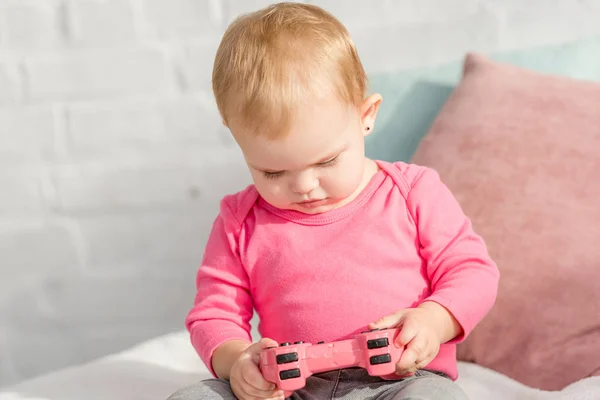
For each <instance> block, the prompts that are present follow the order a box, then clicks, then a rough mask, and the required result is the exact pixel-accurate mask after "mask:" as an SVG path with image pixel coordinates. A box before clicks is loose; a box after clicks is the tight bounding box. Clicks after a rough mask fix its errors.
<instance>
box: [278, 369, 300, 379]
mask: <svg viewBox="0 0 600 400" xmlns="http://www.w3.org/2000/svg"><path fill="white" fill-rule="evenodd" d="M299 377H300V369H298V368H294V369H286V370H285V371H281V372H280V373H279V378H280V379H281V380H282V381H284V380H286V379H292V378H299Z"/></svg>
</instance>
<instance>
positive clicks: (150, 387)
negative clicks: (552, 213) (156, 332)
mask: <svg viewBox="0 0 600 400" xmlns="http://www.w3.org/2000/svg"><path fill="white" fill-rule="evenodd" d="M459 371H460V377H459V379H458V383H459V384H460V385H461V386H462V387H463V389H464V390H465V391H466V392H467V394H468V396H469V398H470V399H471V400H506V399H515V400H597V399H600V377H592V378H586V379H583V380H580V381H578V382H576V383H574V384H572V385H570V386H568V387H566V388H565V389H563V390H562V391H560V392H547V391H539V390H536V389H532V388H529V387H527V386H524V385H522V384H520V383H518V382H516V381H515V380H512V379H510V378H507V377H506V376H504V375H502V374H499V373H497V372H494V371H492V370H489V369H486V368H483V367H480V366H477V365H474V364H470V363H460V364H459ZM207 377H210V375H209V373H208V371H207V370H206V368H205V367H204V365H203V364H202V363H201V362H200V360H199V358H198V357H197V356H196V353H195V352H194V350H193V349H192V347H191V345H190V343H189V339H188V335H187V332H175V333H172V334H168V335H165V336H161V337H158V338H156V339H152V340H150V341H147V342H145V343H142V344H139V345H137V346H135V347H133V348H131V349H128V350H126V351H123V352H120V353H117V354H113V355H110V356H107V357H103V358H101V359H98V360H96V361H94V362H91V363H89V364H85V365H81V366H76V367H72V368H68V369H64V370H61V371H57V372H53V373H50V374H47V375H44V376H41V377H38V378H36V379H33V380H29V381H26V382H22V383H20V384H18V385H16V386H13V387H9V388H5V389H3V390H1V391H0V400H83V399H85V400H107V399H111V400H132V399H136V400H157V399H166V398H167V397H168V396H169V394H171V393H172V392H174V391H175V390H177V389H178V388H179V387H182V386H184V385H188V384H191V383H194V382H196V381H197V380H199V379H202V378H207Z"/></svg>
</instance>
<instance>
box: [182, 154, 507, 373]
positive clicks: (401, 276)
mask: <svg viewBox="0 0 600 400" xmlns="http://www.w3.org/2000/svg"><path fill="white" fill-rule="evenodd" d="M378 164H379V166H380V169H381V170H380V171H379V172H378V173H377V174H376V175H375V176H374V177H373V178H372V179H371V181H370V183H369V184H368V185H367V187H366V188H365V189H364V190H363V191H362V192H361V193H360V194H359V196H358V197H357V198H355V199H354V200H353V201H351V202H350V203H348V204H346V205H344V206H343V207H340V208H337V209H334V210H332V211H329V212H326V213H323V214H318V215H307V214H302V213H299V212H295V211H289V210H280V209H277V208H275V207H273V206H271V205H270V204H268V203H266V202H265V201H264V200H263V199H262V198H261V197H260V196H259V195H258V193H257V192H256V189H255V188H254V187H253V186H250V187H248V188H247V189H246V190H244V191H242V192H240V193H237V194H235V195H231V196H228V197H226V198H225V199H224V200H223V202H222V203H221V211H220V214H219V216H218V218H217V219H216V221H215V223H214V226H213V230H212V232H211V234H210V238H209V241H208V244H207V246H206V252H205V255H204V259H203V262H202V265H201V266H200V268H199V270H198V276H197V287H198V292H197V295H196V300H195V304H194V307H193V308H192V310H191V311H190V313H189V315H188V318H187V320H186V324H187V327H188V329H189V331H190V335H191V340H192V344H193V346H194V348H195V349H196V351H197V352H198V354H199V355H200V357H201V358H202V360H203V361H204V362H205V363H206V365H207V366H208V368H209V369H211V371H212V364H211V358H212V354H213V352H214V350H215V349H216V348H217V347H218V346H219V345H220V344H222V343H223V342H225V341H228V340H233V339H242V340H247V341H250V333H249V332H250V323H249V321H250V319H251V316H252V312H253V309H255V310H256V312H257V313H258V315H259V317H260V325H259V327H258V330H259V332H260V334H261V336H263V337H269V338H271V339H273V340H276V341H278V342H295V341H300V340H302V341H304V342H306V343H316V342H319V341H333V340H340V339H344V338H348V337H351V336H352V335H354V334H356V333H359V332H360V331H363V330H365V329H367V327H368V325H369V323H371V322H374V321H376V320H377V319H379V318H381V317H383V316H385V315H388V314H391V313H393V312H395V311H397V310H399V309H402V308H408V307H416V306H418V305H419V304H420V303H422V302H423V301H426V300H431V301H436V302H438V303H439V304H441V305H443V306H444V307H446V308H447V309H448V310H450V312H451V313H452V314H453V315H454V316H455V317H456V319H457V320H458V322H459V323H460V324H461V326H462V328H463V330H464V335H463V336H461V337H458V338H455V339H454V340H453V341H451V342H448V343H444V344H442V345H441V346H440V350H439V353H438V355H437V356H436V358H435V359H434V360H433V361H432V362H431V363H430V364H429V366H428V368H431V369H434V370H439V371H441V372H444V373H446V374H448V375H449V376H450V377H452V378H453V379H455V378H456V377H457V376H458V370H457V364H456V343H457V342H458V341H460V340H462V339H464V337H466V335H468V334H469V332H471V330H472V329H473V327H474V326H475V325H476V324H477V323H479V321H480V320H481V319H482V318H483V317H484V316H485V314H486V313H487V312H488V310H489V309H490V308H491V306H492V304H493V302H494V300H495V297H496V291H497V285H498V275H499V274H498V269H497V268H496V265H495V264H494V263H493V261H492V260H491V259H490V257H489V255H488V253H487V249H486V247H485V245H484V243H483V240H482V239H481V238H480V237H479V236H478V235H476V234H475V232H473V229H472V228H471V224H470V222H469V219H468V218H467V217H466V216H465V215H464V214H463V212H462V210H461V208H460V206H459V205H458V203H457V201H456V200H455V199H454V197H453V196H452V194H451V193H450V191H449V190H448V189H447V188H446V186H445V185H443V183H442V182H441V181H440V180H439V177H438V175H437V173H435V172H434V171H433V170H430V169H428V168H424V167H420V166H416V165H409V164H404V163H394V164H391V163H385V162H378ZM213 374H214V372H213Z"/></svg>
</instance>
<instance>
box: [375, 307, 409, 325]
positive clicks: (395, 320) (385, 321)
mask: <svg viewBox="0 0 600 400" xmlns="http://www.w3.org/2000/svg"><path fill="white" fill-rule="evenodd" d="M405 314H406V310H399V311H396V312H395V313H393V314H390V315H386V316H385V317H383V318H381V319H379V320H377V321H375V322H373V323H370V324H369V329H387V328H395V327H397V326H398V325H400V323H401V322H402V320H403V319H404V315H405Z"/></svg>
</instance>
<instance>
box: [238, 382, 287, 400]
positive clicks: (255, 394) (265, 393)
mask: <svg viewBox="0 0 600 400" xmlns="http://www.w3.org/2000/svg"><path fill="white" fill-rule="evenodd" d="M241 389H242V392H243V393H244V394H246V396H248V397H249V398H253V399H277V398H283V391H281V390H279V389H274V390H262V389H259V388H256V387H254V386H252V385H251V384H249V383H248V382H242V383H241Z"/></svg>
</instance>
